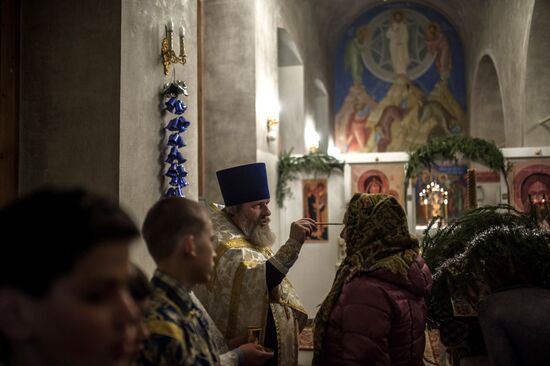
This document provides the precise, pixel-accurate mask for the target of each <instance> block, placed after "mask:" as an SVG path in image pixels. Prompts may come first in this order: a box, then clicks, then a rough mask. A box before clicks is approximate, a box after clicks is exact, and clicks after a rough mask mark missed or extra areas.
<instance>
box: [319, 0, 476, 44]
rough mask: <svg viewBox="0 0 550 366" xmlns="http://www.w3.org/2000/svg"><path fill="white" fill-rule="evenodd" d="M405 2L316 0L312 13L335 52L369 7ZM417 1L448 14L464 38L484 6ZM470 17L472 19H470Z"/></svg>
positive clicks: (465, 0)
mask: <svg viewBox="0 0 550 366" xmlns="http://www.w3.org/2000/svg"><path fill="white" fill-rule="evenodd" d="M392 2H403V1H402V0H398V1H380V0H374V1H369V0H343V1H342V0H338V1H335V0H316V1H315V6H313V9H312V10H313V14H314V17H316V22H317V24H318V25H319V31H320V33H321V34H322V35H323V36H324V38H325V39H326V41H327V46H328V47H327V51H328V52H329V54H332V53H333V52H334V50H335V48H336V46H337V43H338V41H339V39H340V35H341V34H342V32H344V31H345V30H346V29H347V27H348V25H349V24H351V23H352V22H353V21H354V20H355V19H356V18H357V17H358V16H360V15H361V14H363V12H365V11H366V10H368V9H370V8H373V7H375V6H377V5H380V4H385V3H392ZM414 2H415V3H419V4H424V5H427V6H430V7H432V8H434V9H436V10H438V11H439V12H440V13H442V14H443V15H445V16H446V17H447V19H448V20H449V21H450V22H451V23H452V24H453V25H454V26H455V27H456V29H457V31H458V32H459V34H460V36H461V37H462V39H463V42H464V40H465V39H466V38H467V37H466V36H467V34H466V33H468V27H467V23H469V20H470V18H471V17H472V15H474V13H476V12H478V11H479V8H480V7H481V5H480V4H479V1H478V0H422V1H414ZM469 17H470V18H469Z"/></svg>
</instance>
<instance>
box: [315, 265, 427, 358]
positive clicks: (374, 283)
mask: <svg viewBox="0 0 550 366" xmlns="http://www.w3.org/2000/svg"><path fill="white" fill-rule="evenodd" d="M431 287H432V275H431V273H430V269H429V268H428V266H427V265H426V263H425V262H424V259H422V257H420V256H418V257H417V258H416V259H415V261H414V262H413V264H412V265H411V267H410V269H409V272H408V279H405V278H403V277H401V276H398V275H396V274H394V273H392V272H390V271H389V270H387V269H379V270H376V271H374V272H370V273H366V272H363V273H360V274H357V275H355V276H354V277H352V278H351V279H349V280H348V281H347V282H346V283H345V284H344V286H343V288H342V292H341V293H340V297H339V298H338V301H337V303H336V305H335V306H334V309H333V310H332V313H331V315H330V318H329V321H328V325H327V330H326V333H325V338H324V342H323V351H322V352H323V357H322V360H321V362H322V364H323V365H330V366H338V365H373V366H374V365H376V366H378V365H392V366H401V365H410V366H416V365H418V366H421V365H423V362H422V356H423V353H424V345H425V343H424V342H425V341H424V328H425V326H426V304H425V301H424V298H425V297H426V296H427V295H428V293H429V292H430V289H431Z"/></svg>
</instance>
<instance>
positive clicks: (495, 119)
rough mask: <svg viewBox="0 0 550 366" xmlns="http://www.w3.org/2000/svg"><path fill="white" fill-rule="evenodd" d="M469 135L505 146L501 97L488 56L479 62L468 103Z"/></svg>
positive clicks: (495, 73)
mask: <svg viewBox="0 0 550 366" xmlns="http://www.w3.org/2000/svg"><path fill="white" fill-rule="evenodd" d="M470 106H471V107H470V134H471V135H472V136H474V137H479V138H482V139H486V140H489V141H494V142H495V144H497V146H505V144H506V134H505V129H504V113H503V110H502V96H501V93H500V83H499V81H498V73H497V70H496V68H495V64H494V62H493V60H492V59H491V57H490V56H489V55H485V56H483V57H482V58H481V60H480V61H479V64H478V67H477V72H476V76H475V79H474V84H473V89H472V96H471V103H470Z"/></svg>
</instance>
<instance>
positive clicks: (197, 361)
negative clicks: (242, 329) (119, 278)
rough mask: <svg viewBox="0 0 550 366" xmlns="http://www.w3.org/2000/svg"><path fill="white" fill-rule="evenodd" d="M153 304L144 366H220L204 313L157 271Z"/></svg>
mask: <svg viewBox="0 0 550 366" xmlns="http://www.w3.org/2000/svg"><path fill="white" fill-rule="evenodd" d="M151 283H152V285H153V289H154V293H153V301H152V306H151V309H150V312H149V314H147V317H146V320H145V323H146V326H147V329H148V330H149V333H150V334H149V337H148V338H147V340H146V341H145V344H144V349H143V351H142V353H141V357H140V360H139V365H141V366H191V365H193V366H195V365H197V366H199V365H200V366H210V365H219V364H220V359H219V356H218V350H217V347H216V346H215V345H214V342H213V340H212V339H211V338H212V337H211V335H210V328H209V327H210V326H209V323H208V321H207V319H206V317H205V315H204V313H203V311H202V310H201V309H200V308H199V307H198V306H197V305H196V304H195V303H194V302H193V300H192V298H191V292H190V291H188V290H186V289H184V288H183V287H182V286H181V285H180V284H179V282H178V281H177V280H176V279H174V278H173V277H171V276H169V275H167V274H166V273H163V272H160V271H159V270H157V271H156V272H155V275H154V276H153V279H152V280H151Z"/></svg>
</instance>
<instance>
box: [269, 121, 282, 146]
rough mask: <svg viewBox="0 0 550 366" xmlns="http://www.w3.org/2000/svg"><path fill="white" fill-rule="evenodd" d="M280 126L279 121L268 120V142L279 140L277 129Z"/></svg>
mask: <svg viewBox="0 0 550 366" xmlns="http://www.w3.org/2000/svg"><path fill="white" fill-rule="evenodd" d="M277 125H279V121H278V120H276V119H275V118H269V117H268V118H267V141H268V142H271V141H275V140H276V139H277V131H276V127H277Z"/></svg>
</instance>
